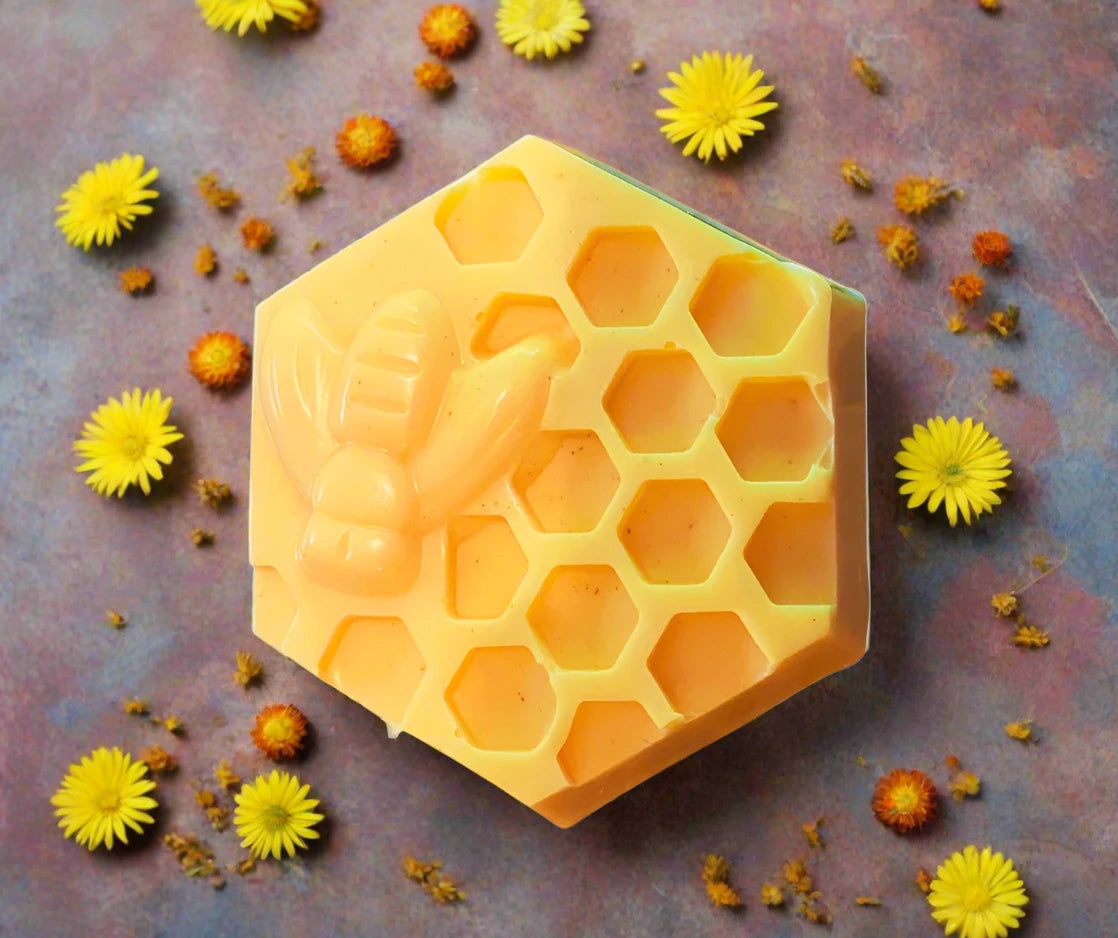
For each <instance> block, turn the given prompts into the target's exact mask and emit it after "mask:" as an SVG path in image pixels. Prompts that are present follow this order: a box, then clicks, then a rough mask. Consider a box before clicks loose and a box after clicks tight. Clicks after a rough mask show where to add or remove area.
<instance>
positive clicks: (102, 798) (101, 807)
mask: <svg viewBox="0 0 1118 938" xmlns="http://www.w3.org/2000/svg"><path fill="white" fill-rule="evenodd" d="M119 809H120V792H119V791H114V790H113V789H111V788H106V789H105V790H104V791H102V792H100V793H99V794H98V795H97V810H98V811H100V812H101V814H102V815H109V814H116V813H117V811H118V810H119Z"/></svg>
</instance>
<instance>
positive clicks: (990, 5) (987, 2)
mask: <svg viewBox="0 0 1118 938" xmlns="http://www.w3.org/2000/svg"><path fill="white" fill-rule="evenodd" d="M978 5H979V6H980V7H982V9H983V10H985V11H986V12H987V13H997V12H998V11H999V10H1001V8H1002V4H1001V0H978Z"/></svg>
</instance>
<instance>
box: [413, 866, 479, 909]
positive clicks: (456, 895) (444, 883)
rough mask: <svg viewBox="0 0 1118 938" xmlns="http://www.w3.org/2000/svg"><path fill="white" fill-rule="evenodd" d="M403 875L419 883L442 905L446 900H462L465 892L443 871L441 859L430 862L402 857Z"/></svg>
mask: <svg viewBox="0 0 1118 938" xmlns="http://www.w3.org/2000/svg"><path fill="white" fill-rule="evenodd" d="M401 866H402V868H403V871H404V875H405V876H406V877H407V878H408V879H410V880H412V881H414V882H417V883H419V884H420V885H421V886H422V887H423V889H424V891H425V892H426V893H427V894H428V895H429V896H430V897H431V898H432V899H433V900H434V901H435V902H437V903H439V904H440V905H443V904H444V903H447V902H463V901H464V900H465V898H466V894H465V893H464V892H463V891H462V890H461V888H459V886H458V884H457V883H456V882H454V880H452V879H451V878H450V877H449V876H447V875H446V874H445V873H444V872H443V861H442V860H432V861H431V862H430V863H426V862H423V861H421V860H417V859H415V857H404V860H403V863H402V864H401Z"/></svg>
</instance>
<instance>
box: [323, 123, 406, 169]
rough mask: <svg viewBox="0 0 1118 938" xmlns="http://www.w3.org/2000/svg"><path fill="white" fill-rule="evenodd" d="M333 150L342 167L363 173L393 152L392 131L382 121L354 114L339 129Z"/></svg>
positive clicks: (394, 138)
mask: <svg viewBox="0 0 1118 938" xmlns="http://www.w3.org/2000/svg"><path fill="white" fill-rule="evenodd" d="M334 148H335V149H336V150H337V151H338V157H339V158H340V159H341V161H342V162H343V163H345V164H346V166H353V167H357V168H360V169H365V168H367V167H369V166H373V165H375V164H376V163H380V162H383V161H384V160H386V159H388V158H389V157H390V156H391V155H392V153H393V152H394V151H395V149H396V131H395V130H394V129H393V127H392V125H391V124H390V123H388V121H386V120H385V119H384V118H382V117H374V116H372V115H369V114H358V115H357V116H356V117H351V118H350V119H349V120H347V121H346V122H345V124H343V125H342V129H341V130H339V131H338V134H337V136H336V137H335V138H334Z"/></svg>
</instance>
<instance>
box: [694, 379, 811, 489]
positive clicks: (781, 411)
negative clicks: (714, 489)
mask: <svg viewBox="0 0 1118 938" xmlns="http://www.w3.org/2000/svg"><path fill="white" fill-rule="evenodd" d="M716 432H717V434H718V439H719V440H721V441H722V446H723V447H724V448H725V450H726V454H727V455H728V456H729V457H730V460H731V462H733V464H734V467H735V468H736V469H737V470H738V473H739V474H740V475H741V477H742V478H743V479H745V480H746V481H747V482H798V481H800V480H801V479H804V478H806V477H807V474H808V471H809V470H810V469H811V467H812V466H813V465H815V463H817V462H818V461H819V460H820V458H821V457H822V456H823V454H824V453H825V452H826V450H827V446H828V444H829V442H830V439H831V422H830V421H829V420H828V419H827V415H826V414H824V413H823V411H822V410H821V409H820V407H819V402H818V401H817V400H816V399H815V395H814V394H812V392H811V388H809V387H808V386H807V382H805V381H803V380H802V379H800V378H790V379H784V380H777V381H764V380H762V381H743V382H742V383H741V384H739V385H738V388H737V390H736V391H735V392H734V396H733V397H732V398H731V400H730V406H729V407H727V408H726V413H725V415H723V417H722V419H721V420H720V421H719V422H718V428H717V430H716Z"/></svg>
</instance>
